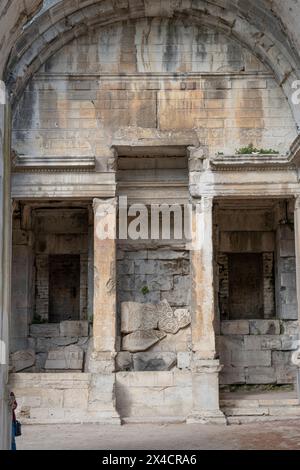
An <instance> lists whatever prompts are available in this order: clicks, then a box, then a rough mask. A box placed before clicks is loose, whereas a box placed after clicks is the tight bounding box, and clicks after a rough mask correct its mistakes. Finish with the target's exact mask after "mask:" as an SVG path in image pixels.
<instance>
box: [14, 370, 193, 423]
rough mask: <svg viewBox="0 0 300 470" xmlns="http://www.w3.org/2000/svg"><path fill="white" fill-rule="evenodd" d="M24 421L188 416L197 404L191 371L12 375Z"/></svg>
mask: <svg viewBox="0 0 300 470" xmlns="http://www.w3.org/2000/svg"><path fill="white" fill-rule="evenodd" d="M10 389H11V390H13V391H14V393H15V395H16V397H17V399H18V409H17V416H18V418H19V419H21V421H22V423H23V424H54V423H65V424H68V423H84V422H90V423H92V422H97V423H104V424H105V423H110V424H114V423H115V424H119V423H120V419H119V417H118V415H117V413H116V412H115V411H113V407H114V406H116V409H117V412H118V414H119V415H120V417H121V418H122V419H126V418H129V420H130V418H131V419H134V420H137V421H138V420H139V419H143V420H145V419H147V418H149V419H153V418H154V419H156V420H163V419H165V418H168V417H169V418H177V419H178V418H180V419H185V418H186V416H187V415H188V414H189V413H190V411H191V408H192V376H191V373H190V372H189V371H179V370H175V371H170V372H118V373H117V374H110V375H100V374H97V375H93V374H89V373H80V374H78V373H74V372H73V373H72V372H68V373H59V374H57V373H53V374H22V373H19V374H11V375H10Z"/></svg>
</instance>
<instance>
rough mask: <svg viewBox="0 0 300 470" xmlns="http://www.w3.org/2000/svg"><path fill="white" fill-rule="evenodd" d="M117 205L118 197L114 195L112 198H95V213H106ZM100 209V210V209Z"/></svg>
mask: <svg viewBox="0 0 300 470" xmlns="http://www.w3.org/2000/svg"><path fill="white" fill-rule="evenodd" d="M116 207H117V198H116V197H112V198H110V199H98V198H95V199H94V200H93V209H94V214H95V215H105V213H107V212H109V211H110V210H111V209H112V208H116ZM99 209H100V210H99Z"/></svg>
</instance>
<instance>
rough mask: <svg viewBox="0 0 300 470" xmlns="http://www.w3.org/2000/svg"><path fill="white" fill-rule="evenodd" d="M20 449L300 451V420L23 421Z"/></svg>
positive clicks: (19, 440)
mask: <svg viewBox="0 0 300 470" xmlns="http://www.w3.org/2000/svg"><path fill="white" fill-rule="evenodd" d="M17 445H18V449H19V450H21V449H26V450H29V449H32V450H38V449H41V450H49V449H50V450H75V449H77V450H103V449H104V450H116V449H120V450H124V449H127V450H151V449H152V450H153V449H157V450H167V449H168V450H173V449H174V450H176V449H177V450H178V449H182V450H187V449H190V450H194V449H197V450H204V449H209V450H214V449H233V450H238V449H249V450H252V449H261V450H267V449H277V450H287V449H295V450H300V419H299V420H297V421H281V422H270V423H259V424H258V423H252V424H245V425H240V426H239V425H231V426H219V425H218V426H217V425H198V424H197V425H195V424H193V425H185V424H170V425H152V424H144V425H141V424H139V425H134V424H130V425H125V426H121V427H119V426H108V425H107V426H99V425H90V424H88V425H87V424H85V425H47V426H38V425H31V426H23V436H22V437H21V438H18V439H17Z"/></svg>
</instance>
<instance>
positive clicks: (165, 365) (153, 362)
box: [133, 352, 177, 371]
mask: <svg viewBox="0 0 300 470" xmlns="http://www.w3.org/2000/svg"><path fill="white" fill-rule="evenodd" d="M176 363H177V356H176V354H175V353H167V352H164V353H153V352H145V353H137V354H134V355H133V367H134V370H135V371H147V370H148V371H161V370H171V369H172V368H173V367H175V366H176Z"/></svg>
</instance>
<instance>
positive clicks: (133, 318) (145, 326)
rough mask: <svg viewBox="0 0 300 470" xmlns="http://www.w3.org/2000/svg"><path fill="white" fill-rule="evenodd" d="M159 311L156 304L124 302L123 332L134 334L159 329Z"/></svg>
mask: <svg viewBox="0 0 300 470" xmlns="http://www.w3.org/2000/svg"><path fill="white" fill-rule="evenodd" d="M157 323H158V310H157V306H156V305H154V304H149V303H147V304H142V303H139V302H123V303H122V305H121V331H122V333H132V332H134V331H140V330H144V331H145V330H154V329H155V328H157Z"/></svg>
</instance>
